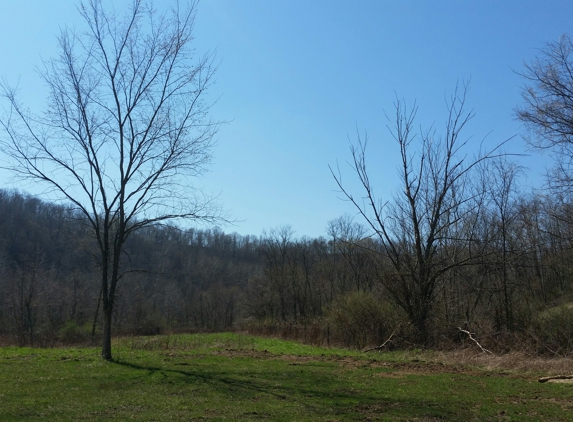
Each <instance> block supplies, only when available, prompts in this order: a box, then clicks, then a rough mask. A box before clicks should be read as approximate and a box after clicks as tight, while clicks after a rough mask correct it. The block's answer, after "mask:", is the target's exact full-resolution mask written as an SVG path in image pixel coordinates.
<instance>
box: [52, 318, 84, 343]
mask: <svg viewBox="0 0 573 422" xmlns="http://www.w3.org/2000/svg"><path fill="white" fill-rule="evenodd" d="M58 339H59V340H60V341H61V342H62V343H64V344H78V343H86V342H88V341H90V339H91V328H90V327H88V326H83V327H82V326H80V325H78V324H77V322H76V321H73V320H70V321H68V322H66V323H65V324H64V326H63V327H61V328H60V329H59V330H58Z"/></svg>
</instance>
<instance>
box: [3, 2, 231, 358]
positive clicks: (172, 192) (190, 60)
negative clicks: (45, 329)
mask: <svg viewBox="0 0 573 422" xmlns="http://www.w3.org/2000/svg"><path fill="white" fill-rule="evenodd" d="M196 8H197V2H196V1H194V0H191V2H190V3H188V4H187V5H185V7H179V4H178V3H176V6H174V8H173V9H171V10H170V11H169V12H166V13H159V12H158V11H157V10H156V9H154V7H153V5H152V4H151V3H150V2H146V1H144V0H133V1H132V2H131V5H130V6H129V7H128V10H127V12H126V13H125V14H124V15H123V16H118V15H117V14H115V13H114V12H111V13H110V12H108V11H107V10H105V8H104V7H103V5H102V0H86V1H84V2H81V3H80V4H79V6H78V11H79V13H80V14H81V16H82V18H83V20H84V23H85V30H84V31H82V32H80V31H75V30H70V29H64V30H63V31H62V32H61V34H60V36H59V38H58V40H59V51H60V53H59V56H58V57H55V58H54V59H52V60H49V61H47V62H45V63H44V68H43V70H42V71H41V75H42V77H43V79H44V81H45V83H46V84H47V86H48V88H49V98H48V104H47V110H46V111H45V112H44V113H43V114H41V115H33V114H31V113H30V112H29V111H27V109H26V108H24V107H23V106H22V105H21V104H20V103H19V100H18V98H17V93H16V90H15V89H14V88H12V87H10V86H8V85H7V84H6V83H4V84H3V85H2V86H1V91H0V92H1V93H2V95H3V96H4V98H5V99H6V100H7V101H6V107H5V108H4V111H5V114H4V115H3V117H1V120H0V122H1V127H2V128H3V130H4V133H3V134H2V137H1V145H0V147H1V149H2V151H3V153H4V155H5V156H6V158H7V160H6V161H7V162H8V166H9V167H10V169H11V170H12V171H13V172H14V174H15V175H16V176H18V177H21V178H23V179H27V180H32V181H34V182H41V183H43V184H45V185H46V186H47V188H48V190H49V191H50V192H51V193H52V194H56V195H57V196H58V197H59V198H61V199H64V200H66V201H69V202H71V203H72V204H73V205H74V206H75V207H77V209H78V210H80V211H81V213H82V214H83V216H84V217H85V219H86V220H87V221H88V222H89V224H90V226H91V228H92V229H93V233H94V237H95V240H96V242H97V251H98V252H97V254H96V257H97V261H98V265H99V267H100V269H101V300H102V305H103V307H102V309H103V318H104V329H103V344H102V357H103V358H104V359H107V360H111V359H112V350H111V329H112V314H113V309H114V302H115V300H116V295H117V291H118V286H119V285H120V284H121V283H122V282H123V281H122V280H123V279H124V277H125V275H126V274H127V273H128V272H129V270H128V268H127V266H126V265H124V264H125V263H124V261H125V258H124V257H123V256H122V255H123V252H124V250H125V244H126V240H127V239H128V238H129V236H130V235H131V234H132V233H134V232H135V231H137V230H139V229H141V228H143V227H146V226H149V225H153V224H161V223H168V222H171V223H176V222H177V221H181V220H203V221H205V220H207V221H215V220H218V219H220V218H221V215H220V212H219V208H218V207H216V206H215V203H214V201H213V199H212V198H210V197H208V196H206V195H204V194H203V193H202V192H201V191H200V190H196V189H194V187H193V185H192V184H191V180H190V178H194V177H196V176H199V175H201V174H202V173H203V172H204V171H205V169H206V165H207V164H208V163H209V161H210V155H211V146H212V139H213V136H214V134H215V133H216V131H217V128H218V124H217V122H214V121H212V120H210V119H209V117H208V110H209V104H207V103H206V102H205V92H206V90H207V89H208V88H209V86H210V85H211V84H212V82H213V76H214V73H215V70H216V69H215V66H213V55H212V54H206V55H203V56H198V55H196V53H195V51H194V49H193V46H192V41H193V25H194V19H195V15H196Z"/></svg>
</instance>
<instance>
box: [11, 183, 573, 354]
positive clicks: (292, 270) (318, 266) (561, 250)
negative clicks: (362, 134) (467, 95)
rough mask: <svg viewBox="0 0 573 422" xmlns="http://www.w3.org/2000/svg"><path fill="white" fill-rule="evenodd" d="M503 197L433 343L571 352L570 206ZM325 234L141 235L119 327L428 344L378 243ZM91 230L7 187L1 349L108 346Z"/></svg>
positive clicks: (62, 210) (449, 294)
mask: <svg viewBox="0 0 573 422" xmlns="http://www.w3.org/2000/svg"><path fill="white" fill-rule="evenodd" d="M510 174H513V173H510ZM497 180H498V181H499V182H500V181H502V179H501V178H498V179H497ZM500 198H501V197H500V196H499V195H496V196H492V198H491V200H489V201H486V202H484V205H483V206H482V208H481V209H480V210H476V213H478V214H479V215H477V216H476V215H469V214H468V216H467V218H469V219H470V220H468V221H471V224H472V232H473V233H474V238H473V240H472V242H471V246H470V247H468V248H467V250H465V251H464V252H463V253H464V254H467V255H471V254H474V253H476V252H475V251H479V253H476V256H477V258H476V259H475V260H472V261H471V264H468V265H463V266H457V267H455V269H454V270H453V271H451V272H448V273H447V275H445V276H443V277H439V278H438V280H437V281H436V290H435V294H434V295H433V296H432V300H433V306H432V308H431V309H432V310H431V313H430V317H429V319H428V324H427V332H426V333H425V334H426V336H427V340H426V345H429V346H434V347H458V346H460V345H463V343H464V342H467V343H466V344H467V345H468V346H470V347H471V346H472V344H471V342H469V341H468V339H466V338H464V336H463V335H462V333H461V332H460V331H459V330H458V327H461V328H462V329H467V330H469V331H470V332H472V333H474V334H475V336H476V338H478V339H479V341H480V342H481V344H482V345H487V346H488V348H489V349H493V350H497V351H504V350H508V349H512V348H526V349H527V350H530V351H535V352H537V353H543V354H559V355H563V354H568V353H570V352H571V351H573V309H571V308H570V307H569V306H568V305H567V303H568V302H569V300H570V298H571V287H572V286H571V271H572V269H573V267H572V266H571V262H573V261H572V258H573V253H572V252H573V251H572V248H571V246H572V242H573V227H572V225H571V222H572V221H573V220H572V219H571V209H572V208H571V205H570V204H569V203H568V202H567V201H565V200H563V199H562V200H561V201H557V199H555V198H550V197H542V196H530V197H527V196H526V195H523V194H519V195H518V194H517V192H514V193H512V194H510V195H508V197H507V200H505V202H504V205H503V207H500ZM460 224H461V223H460ZM462 226H463V224H462ZM326 232H327V233H328V235H327V237H320V238H316V239H312V238H307V237H296V236H295V235H294V233H293V232H292V230H291V229H290V228H289V227H281V228H277V229H275V230H271V231H269V232H268V233H265V234H263V235H262V236H259V237H256V236H240V235H237V234H227V233H224V232H223V231H222V230H221V229H219V228H188V229H185V230H180V229H176V228H173V227H168V226H156V227H148V228H146V229H144V230H141V231H139V232H138V233H137V234H135V235H134V236H133V237H132V238H131V239H130V241H129V242H128V246H127V248H126V250H125V255H126V259H125V260H123V262H124V264H123V265H125V268H123V270H124V271H127V275H126V277H125V279H124V280H122V282H121V283H120V285H119V287H118V293H117V295H118V296H117V307H116V309H115V311H114V315H113V325H114V330H115V332H117V333H118V334H124V335H127V334H143V335H145V334H156V333H166V332H180V331H217V330H230V329H241V330H250V331H251V332H257V333H266V334H272V335H281V336H286V337H293V338H299V339H302V340H306V341H310V342H318V343H323V344H338V345H345V346H349V347H358V348H362V347H366V346H368V345H374V346H376V345H378V344H381V343H382V342H384V341H385V340H386V339H387V338H388V337H389V336H390V335H392V334H393V336H392V341H391V342H389V343H388V344H387V346H393V347H397V346H400V347H408V346H414V345H419V343H417V341H418V340H419V336H418V335H417V333H416V331H415V328H416V327H413V326H412V324H410V321H409V319H408V315H407V313H406V312H404V310H403V309H402V308H401V307H400V306H399V304H398V303H397V302H396V300H395V299H394V297H393V295H392V293H391V292H390V291H389V289H390V288H391V287H392V283H399V282H400V281H399V280H395V279H393V278H392V274H393V270H392V264H391V263H390V262H389V259H388V257H387V256H386V255H385V252H384V250H385V249H384V248H383V246H382V245H381V242H380V241H379V240H377V239H375V238H370V237H368V236H367V231H366V229H365V228H364V227H363V226H361V225H360V224H358V223H357V222H355V221H353V219H352V218H351V217H349V216H342V217H341V218H339V219H336V220H334V221H331V222H329V223H328V225H327V227H326ZM477 234H479V237H478V236H477ZM90 236H91V232H90V230H89V227H88V225H86V222H85V221H84V219H83V217H82V216H81V215H80V214H78V213H77V212H74V211H73V210H72V209H71V208H69V207H66V206H63V205H56V204H53V203H48V202H43V201H41V200H39V199H37V198H35V197H32V196H29V195H26V194H23V193H19V192H15V191H0V257H1V261H0V265H1V266H0V274H1V278H0V291H1V295H0V321H1V323H0V335H1V337H2V339H3V342H4V343H10V344H18V345H33V346H46V345H54V344H59V343H65V342H89V341H92V340H93V338H94V336H95V338H96V339H97V340H99V333H100V331H101V326H102V318H101V298H100V284H99V283H98V268H97V265H96V266H94V254H93V252H94V251H93V249H92V248H93V241H92V239H91V238H90ZM437 253H441V251H440V250H438V251H437Z"/></svg>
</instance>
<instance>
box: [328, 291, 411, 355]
mask: <svg viewBox="0 0 573 422" xmlns="http://www.w3.org/2000/svg"><path fill="white" fill-rule="evenodd" d="M400 320H403V316H402V312H401V311H399V310H398V309H396V308H395V307H394V306H392V305H391V304H390V303H388V302H386V301H384V300H382V299H380V298H379V297H377V296H376V295H375V294H374V293H365V292H353V293H349V294H347V295H344V296H341V297H339V298H338V299H337V300H336V301H335V302H334V304H333V305H332V306H331V307H330V309H329V310H328V313H327V322H328V325H329V328H330V330H329V331H330V337H331V339H332V341H333V342H337V343H340V344H342V345H345V346H351V347H357V348H359V349H362V348H364V347H366V346H369V345H380V344H382V343H383V342H384V341H385V340H386V339H388V337H389V336H390V335H391V334H392V332H393V331H394V330H395V329H396V327H397V326H398V324H399V321H400Z"/></svg>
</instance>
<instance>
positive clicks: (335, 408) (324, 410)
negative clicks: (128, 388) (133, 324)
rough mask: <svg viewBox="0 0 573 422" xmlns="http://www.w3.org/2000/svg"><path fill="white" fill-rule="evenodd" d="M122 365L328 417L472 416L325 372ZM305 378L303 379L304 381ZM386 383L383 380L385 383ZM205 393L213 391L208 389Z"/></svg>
mask: <svg viewBox="0 0 573 422" xmlns="http://www.w3.org/2000/svg"><path fill="white" fill-rule="evenodd" d="M114 363H115V364H117V365H120V366H123V367H126V368H130V369H134V370H138V371H146V372H147V373H148V374H149V376H152V375H156V374H162V375H163V376H164V378H165V379H166V380H167V379H169V378H171V376H176V377H177V378H178V379H171V380H170V382H173V383H176V382H181V383H184V384H186V385H189V384H199V383H202V384H204V385H208V386H209V387H210V388H211V389H212V391H214V392H216V394H220V395H223V396H228V397H233V400H245V401H253V400H260V399H261V398H263V399H264V398H265V397H266V398H267V399H268V401H272V400H276V401H282V402H285V403H286V402H288V403H290V404H291V405H295V406H300V407H301V408H302V409H304V412H305V414H307V415H308V416H310V415H317V416H322V417H325V416H327V415H345V416H346V417H349V416H351V415H354V416H356V417H359V416H360V417H366V418H367V419H370V418H372V417H374V418H375V419H378V418H380V417H384V416H398V417H407V418H420V417H423V418H428V417H430V418H438V419H439V418H451V417H455V418H460V417H464V418H471V417H472V416H475V415H474V414H472V413H471V412H469V411H468V412H467V413H465V412H462V413H464V414H462V413H458V412H455V413H453V412H452V404H451V403H443V402H442V403H440V402H439V401H432V400H426V399H424V398H423V397H419V398H418V397H410V398H398V397H383V396H382V394H380V392H377V391H375V390H374V389H372V388H369V387H368V386H365V385H357V384H353V381H350V380H348V379H346V378H345V379H341V378H340V377H334V378H332V377H329V375H328V374H327V373H324V372H320V371H318V372H312V371H307V372H304V373H303V372H298V373H296V372H295V371H293V370H290V372H288V371H287V372H286V373H285V371H281V370H278V369H277V370H268V371H261V372H259V371H257V373H256V377H255V376H254V375H253V373H252V372H249V371H245V372H244V373H240V372H232V371H227V372H226V371H222V370H219V371H216V370H213V369H212V368H209V369H204V370H203V371H201V370H200V368H198V369H196V370H182V369H175V368H169V367H167V368H165V367H157V366H151V365H141V364H137V363H132V362H126V361H115V362H114ZM298 377H300V379H298ZM380 382H383V381H380ZM205 394H208V393H207V392H206V393H205Z"/></svg>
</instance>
